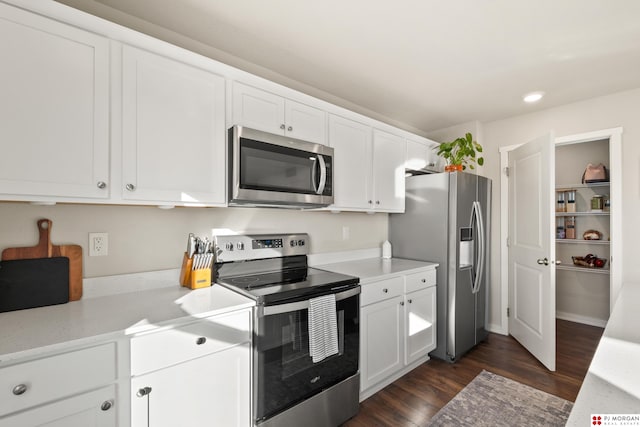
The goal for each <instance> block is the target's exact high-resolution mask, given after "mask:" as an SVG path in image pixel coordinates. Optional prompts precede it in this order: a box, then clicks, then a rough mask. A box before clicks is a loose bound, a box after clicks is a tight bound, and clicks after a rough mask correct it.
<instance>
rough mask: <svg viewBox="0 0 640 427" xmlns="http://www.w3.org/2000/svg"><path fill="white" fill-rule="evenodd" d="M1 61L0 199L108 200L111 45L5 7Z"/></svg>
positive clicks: (0, 21) (0, 19)
mask: <svg viewBox="0 0 640 427" xmlns="http://www.w3.org/2000/svg"><path fill="white" fill-rule="evenodd" d="M0 57H1V58H2V66H0V93H1V94H2V101H1V102H0V151H1V152H2V155H0V194H2V196H0V197H1V198H2V199H5V200H7V199H9V200H10V199H12V196H36V197H35V198H34V199H37V196H41V197H44V198H46V197H47V196H55V197H67V198H68V197H82V198H85V197H88V198H107V197H108V196H109V188H108V183H109V42H108V40H107V39H105V38H103V37H100V36H97V35H95V34H92V33H89V32H86V31H82V30H79V29H77V28H74V27H71V26H68V25H64V24H61V23H59V22H56V21H53V20H49V19H46V18H43V17H41V16H39V15H35V14H31V13H28V12H24V11H22V10H19V9H16V8H13V7H10V6H7V5H4V4H0ZM101 183H104V184H101ZM22 199H24V197H23V198H22Z"/></svg>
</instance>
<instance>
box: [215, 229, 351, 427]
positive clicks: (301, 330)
mask: <svg viewBox="0 0 640 427" xmlns="http://www.w3.org/2000/svg"><path fill="white" fill-rule="evenodd" d="M214 246H215V252H216V263H215V265H214V274H215V281H216V282H217V283H218V284H220V285H222V286H225V287H227V288H230V289H232V290H234V291H236V292H238V293H240V294H242V295H245V296H247V297H249V298H252V299H254V300H255V301H256V304H257V305H256V309H255V311H254V336H253V338H254V339H253V414H252V415H253V420H254V424H255V425H256V426H260V427H271V426H278V427H287V426H292V427H293V426H296V427H297V426H301V425H304V426H305V427H315V426H318V427H329V426H337V425H339V424H341V423H343V422H344V421H346V420H348V419H349V418H351V417H353V416H354V415H355V414H357V412H358V397H359V386H360V374H359V371H358V357H359V346H360V333H359V318H360V286H359V284H358V283H359V279H358V278H357V277H353V276H347V275H344V274H338V273H333V272H329V271H324V270H320V269H316V268H311V267H308V265H307V254H308V248H309V236H308V235H307V234H271V235H243V236H237V235H233V236H231V235H229V236H215V237H214ZM322 310H324V312H323V311H322ZM318 331H320V332H321V333H319V332H318ZM321 338H322V339H321Z"/></svg>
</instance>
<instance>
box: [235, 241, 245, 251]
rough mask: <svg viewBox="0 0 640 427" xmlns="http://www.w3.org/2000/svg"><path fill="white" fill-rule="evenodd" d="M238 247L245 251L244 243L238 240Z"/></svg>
mask: <svg viewBox="0 0 640 427" xmlns="http://www.w3.org/2000/svg"><path fill="white" fill-rule="evenodd" d="M236 248H238V250H239V251H244V243H242V242H238V244H236Z"/></svg>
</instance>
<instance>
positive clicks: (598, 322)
mask: <svg viewBox="0 0 640 427" xmlns="http://www.w3.org/2000/svg"><path fill="white" fill-rule="evenodd" d="M556 318H557V319H561V320H568V321H569V322H576V323H583V324H585V325H590V326H597V327H599V328H604V327H605V326H607V321H606V320H602V319H596V318H595V317H588V316H581V315H579V314H574V313H567V312H564V311H556Z"/></svg>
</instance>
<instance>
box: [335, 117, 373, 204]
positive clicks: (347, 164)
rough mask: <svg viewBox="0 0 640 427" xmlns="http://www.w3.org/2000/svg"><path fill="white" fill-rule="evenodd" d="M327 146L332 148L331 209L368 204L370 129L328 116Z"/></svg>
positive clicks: (369, 186) (369, 199)
mask: <svg viewBox="0 0 640 427" xmlns="http://www.w3.org/2000/svg"><path fill="white" fill-rule="evenodd" d="M329 145H330V146H331V147H333V149H334V161H333V162H334V166H333V170H334V172H333V173H334V183H333V189H334V204H333V205H332V208H356V209H368V208H369V207H370V206H371V204H370V203H371V195H370V192H371V128H370V127H369V126H365V125H363V124H360V123H358V122H354V121H353V120H349V119H345V118H343V117H339V116H334V115H329Z"/></svg>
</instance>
